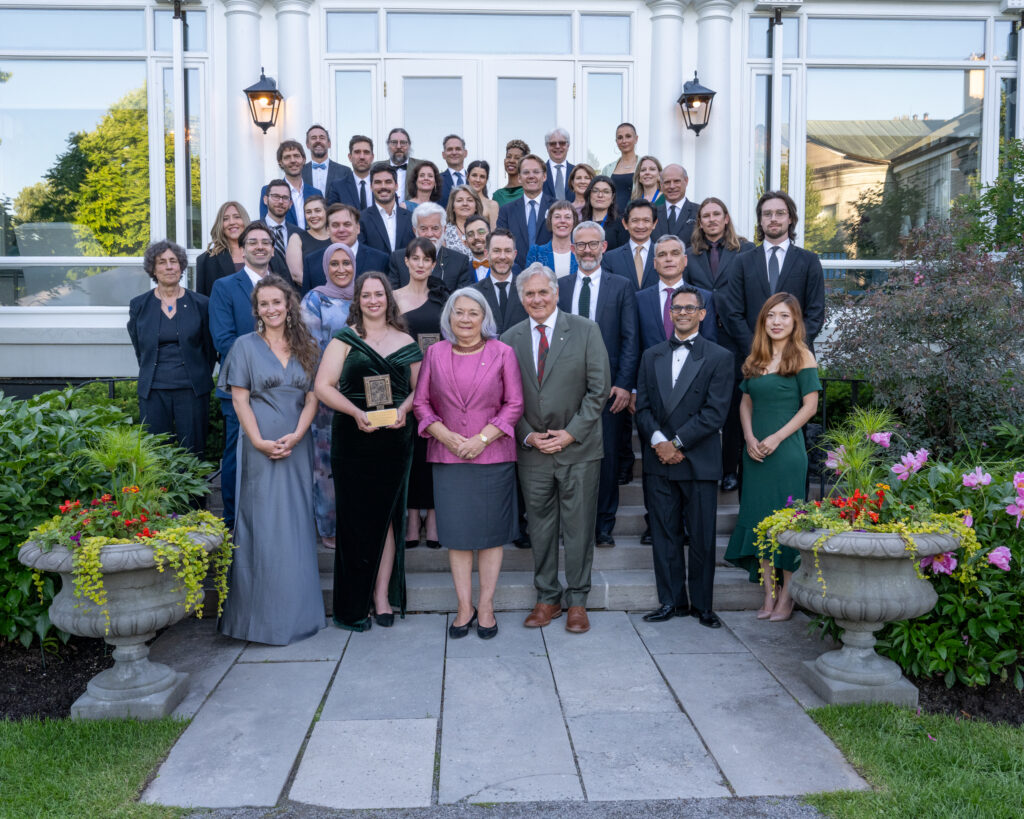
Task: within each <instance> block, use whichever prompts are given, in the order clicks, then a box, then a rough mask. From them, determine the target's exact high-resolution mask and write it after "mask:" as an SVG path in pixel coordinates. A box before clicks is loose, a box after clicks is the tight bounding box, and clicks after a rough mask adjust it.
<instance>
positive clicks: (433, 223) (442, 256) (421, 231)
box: [387, 202, 475, 293]
mask: <svg viewBox="0 0 1024 819" xmlns="http://www.w3.org/2000/svg"><path fill="white" fill-rule="evenodd" d="M444 227H445V216H444V209H443V208H442V207H441V206H440V205H438V204H435V203H434V202H424V203H423V204H422V205H418V206H417V207H416V210H414V211H413V212H412V229H413V231H414V232H415V234H416V235H417V236H421V237H423V238H424V239H429V240H430V242H431V243H432V244H433V245H434V250H435V251H436V252H437V263H436V264H435V265H434V271H433V272H432V273H431V274H430V275H431V276H435V277H437V278H438V279H440V280H441V281H443V282H444V283H445V286H446V287H447V288H448V290H449V292H452V293H454V292H455V291H456V290H458V289H459V288H460V287H468V286H469V285H471V284H472V283H473V282H474V281H475V279H474V277H473V266H472V265H471V264H470V263H469V257H468V256H466V254H464V253H459V252H458V251H457V250H451V249H449V248H447V247H445V246H444V245H442V244H441V237H442V236H443V235H444ZM387 273H388V279H390V280H391V286H392V287H394V288H396V289H397V288H399V287H405V285H407V284H408V283H409V266H408V265H407V264H406V263H405V248H402V249H401V250H396V251H395V252H394V253H392V254H391V259H390V260H389V262H388V270H387Z"/></svg>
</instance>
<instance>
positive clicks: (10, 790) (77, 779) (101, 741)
mask: <svg viewBox="0 0 1024 819" xmlns="http://www.w3.org/2000/svg"><path fill="white" fill-rule="evenodd" d="M187 725H188V721H187V720H179V719H173V718H170V717H168V718H165V719H161V720H153V721H149V722H139V721H138V720H96V721H93V720H70V719H62V720H39V719H25V720H0V794H2V797H0V817H3V818H4V819H7V817H11V818H12V819H14V818H15V817H16V818H17V819H28V818H29V817H50V816H52V817H62V818H66V817H116V818H117V819H121V817H145V819H154V817H161V819H163V817H179V816H182V815H183V814H184V812H185V811H183V810H182V809H181V808H168V807H163V806H160V805H142V804H139V803H137V802H136V801H135V800H136V799H138V797H139V794H140V792H141V790H142V787H143V785H145V783H146V780H147V779H148V778H149V776H150V774H151V773H152V772H153V771H155V770H156V766H157V765H158V764H159V763H160V761H161V760H163V759H164V758H165V757H166V756H167V754H168V753H169V752H170V749H171V746H172V745H173V744H174V742H175V740H177V738H178V737H179V736H180V735H181V732H182V731H184V730H185V727H186V726H187Z"/></svg>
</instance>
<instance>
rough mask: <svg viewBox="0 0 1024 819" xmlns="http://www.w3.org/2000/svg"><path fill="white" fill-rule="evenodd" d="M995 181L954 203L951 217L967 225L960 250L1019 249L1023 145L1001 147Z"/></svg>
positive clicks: (1023, 220) (1023, 221)
mask: <svg viewBox="0 0 1024 819" xmlns="http://www.w3.org/2000/svg"><path fill="white" fill-rule="evenodd" d="M1002 149H1003V150H1002V154H1001V156H1000V168H999V175H998V176H997V177H996V181H995V182H994V183H993V184H992V185H989V186H988V187H986V188H984V189H982V190H981V191H980V192H979V193H978V194H977V195H972V194H964V195H963V196H961V197H960V198H959V199H957V200H956V202H954V214H955V215H956V216H957V217H958V218H959V219H961V220H962V221H963V222H964V223H965V224H966V226H967V227H966V230H965V231H964V233H963V235H962V236H960V237H958V244H959V246H960V247H961V248H966V247H969V246H973V247H977V248H980V249H982V250H995V251H1001V250H1010V249H1011V248H1015V247H1019V246H1020V243H1021V237H1022V236H1024V185H1022V184H1021V183H1020V180H1021V179H1024V142H1022V141H1021V140H1019V139H1017V140H1009V141H1006V142H1004V143H1003V145H1002Z"/></svg>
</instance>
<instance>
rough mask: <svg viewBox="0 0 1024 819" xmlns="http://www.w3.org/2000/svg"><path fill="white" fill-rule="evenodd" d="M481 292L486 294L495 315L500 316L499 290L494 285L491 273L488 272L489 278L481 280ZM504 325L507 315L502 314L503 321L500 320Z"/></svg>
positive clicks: (485, 296)
mask: <svg viewBox="0 0 1024 819" xmlns="http://www.w3.org/2000/svg"><path fill="white" fill-rule="evenodd" d="M480 292H481V293H483V294H484V298H485V299H487V303H488V304H489V305H491V312H492V313H493V314H494V315H495V316H500V315H501V314H500V313H499V305H498V291H497V288H495V286H494V282H493V281H491V275H490V273H488V274H487V278H486V279H483V280H482V281H481V282H480ZM498 324H500V325H501V326H502V327H504V326H505V317H504V316H501V321H499V322H498Z"/></svg>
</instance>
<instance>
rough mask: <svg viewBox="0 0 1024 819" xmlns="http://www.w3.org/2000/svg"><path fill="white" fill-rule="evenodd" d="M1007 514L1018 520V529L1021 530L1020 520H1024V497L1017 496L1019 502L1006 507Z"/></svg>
mask: <svg viewBox="0 0 1024 819" xmlns="http://www.w3.org/2000/svg"><path fill="white" fill-rule="evenodd" d="M1006 514H1008V515H1011V516H1013V517H1015V518H1017V528H1018V529H1019V528H1020V519H1021V518H1024V497H1021V496H1020V495H1018V496H1017V502H1016V503H1011V504H1010V505H1009V506H1007V507H1006Z"/></svg>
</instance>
